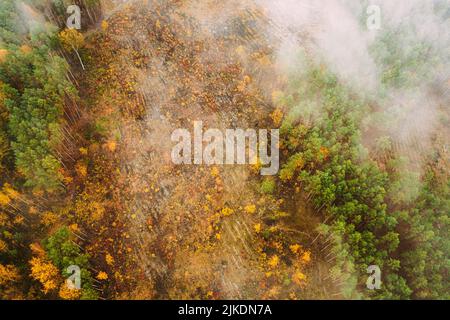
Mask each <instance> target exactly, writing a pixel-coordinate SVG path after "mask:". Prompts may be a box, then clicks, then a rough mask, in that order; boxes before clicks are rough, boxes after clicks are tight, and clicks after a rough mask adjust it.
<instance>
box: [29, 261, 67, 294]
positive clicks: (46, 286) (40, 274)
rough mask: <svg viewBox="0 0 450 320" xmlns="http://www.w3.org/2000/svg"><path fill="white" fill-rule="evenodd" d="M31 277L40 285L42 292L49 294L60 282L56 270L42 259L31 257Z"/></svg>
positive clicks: (51, 264)
mask: <svg viewBox="0 0 450 320" xmlns="http://www.w3.org/2000/svg"><path fill="white" fill-rule="evenodd" d="M30 265H31V277H32V278H33V279H35V280H37V281H39V282H40V283H41V284H42V291H43V292H44V293H49V292H50V291H53V290H54V289H56V288H57V287H58V284H59V283H60V282H61V279H60V275H59V270H58V268H57V267H56V266H55V265H54V264H53V263H51V262H50V261H47V260H46V259H45V258H42V257H33V258H31V260H30Z"/></svg>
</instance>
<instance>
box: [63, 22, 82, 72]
mask: <svg viewBox="0 0 450 320" xmlns="http://www.w3.org/2000/svg"><path fill="white" fill-rule="evenodd" d="M59 40H60V41H61V44H62V45H63V47H64V48H65V49H66V50H73V51H75V53H76V55H77V57H78V60H79V61H80V64H81V67H82V68H83V70H85V68H84V64H83V61H82V60H81V56H80V53H79V50H80V48H81V47H83V46H84V36H83V34H82V33H80V32H79V31H77V30H76V29H64V30H62V31H61V32H60V33H59Z"/></svg>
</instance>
